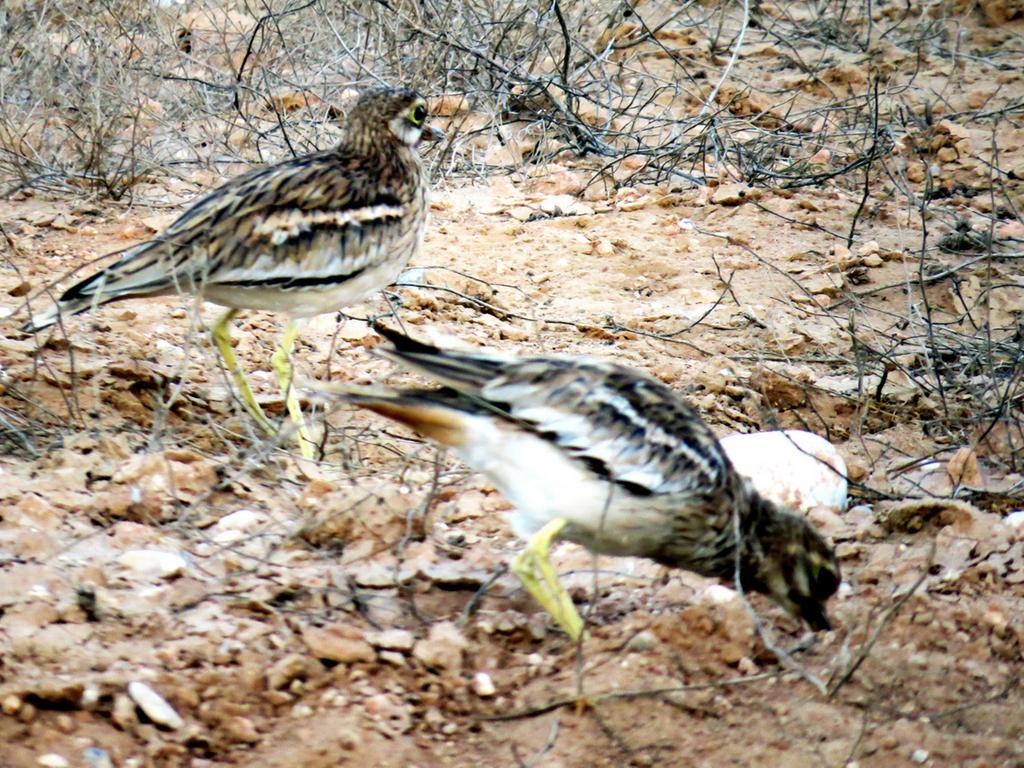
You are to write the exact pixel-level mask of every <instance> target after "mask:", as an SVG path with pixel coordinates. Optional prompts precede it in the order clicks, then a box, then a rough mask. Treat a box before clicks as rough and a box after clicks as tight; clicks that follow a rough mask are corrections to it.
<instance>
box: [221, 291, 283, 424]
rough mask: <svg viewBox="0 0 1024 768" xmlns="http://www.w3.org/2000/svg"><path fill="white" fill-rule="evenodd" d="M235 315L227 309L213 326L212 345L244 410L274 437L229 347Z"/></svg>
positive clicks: (233, 310) (235, 312)
mask: <svg viewBox="0 0 1024 768" xmlns="http://www.w3.org/2000/svg"><path fill="white" fill-rule="evenodd" d="M237 314H238V310H237V309H229V310H228V311H227V312H225V313H224V315H223V316H222V317H221V318H220V320H218V321H217V323H216V324H215V325H214V326H213V343H214V344H216V345H217V351H218V352H220V356H221V359H223V360H224V365H226V366H227V368H228V373H230V374H231V379H232V381H234V382H235V386H236V387H237V388H238V393H239V394H240V395H241V396H242V405H243V406H244V407H245V410H247V411H248V412H249V415H250V416H252V417H253V419H255V420H256V423H257V424H259V425H260V427H261V428H262V429H263V431H264V432H266V433H267V434H268V435H274V434H277V430H276V429H275V428H274V425H273V424H271V423H270V421H269V419H267V416H266V414H265V413H263V409H262V408H260V404H259V403H257V402H256V396H255V395H253V393H252V388H251V387H250V386H249V380H248V379H246V378H245V374H244V373H243V372H242V369H241V368H240V367H239V365H238V358H237V357H235V350H234V348H233V347H232V346H231V321H232V320H234V318H235V315H237Z"/></svg>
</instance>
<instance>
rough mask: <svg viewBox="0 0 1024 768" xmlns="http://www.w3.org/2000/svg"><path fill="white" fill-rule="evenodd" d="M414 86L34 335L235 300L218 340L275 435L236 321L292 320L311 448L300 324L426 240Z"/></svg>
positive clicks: (72, 299) (370, 102) (202, 209)
mask: <svg viewBox="0 0 1024 768" xmlns="http://www.w3.org/2000/svg"><path fill="white" fill-rule="evenodd" d="M427 118H428V114H427V106H426V102H425V101H424V100H423V98H422V97H421V96H419V95H418V94H417V93H415V92H414V91H411V90H408V89H405V88H376V89H372V90H369V91H366V92H365V93H363V94H362V96H361V97H360V98H359V99H358V101H357V102H356V103H355V105H354V106H353V107H352V109H351V111H350V112H349V114H348V117H347V121H346V126H345V134H344V138H343V140H342V141H341V143H340V144H339V145H338V146H336V147H335V148H334V149H330V150H326V151H322V152H316V153H314V154H311V155H306V156H303V157H297V158H294V159H291V160H285V161H283V162H280V163H277V164H275V165H271V166H267V167H265V168H258V169H255V170H253V171H250V172H248V173H245V174H243V175H241V176H239V177H237V178H235V179H232V180H231V181H229V182H227V183H226V184H224V185H223V186H221V187H218V188H217V189H216V190H214V191H213V192H211V193H210V194H208V195H206V196H205V197H203V198H202V199H200V200H199V201H198V202H197V203H196V204H195V205H193V206H192V207H191V208H189V209H188V210H187V211H186V212H185V213H184V214H182V215H181V216H180V217H179V218H178V219H177V221H175V222H174V223H173V224H171V225H170V226H169V227H167V229H165V230H164V231H163V232H162V233H160V234H159V235H157V236H156V237H154V238H153V239H152V240H148V241H146V242H144V243H141V244H139V245H137V246H135V247H134V248H132V249H131V250H129V251H128V252H127V253H126V254H125V255H124V256H122V257H121V258H120V259H118V261H117V262H115V263H114V264H112V265H110V266H109V267H107V268H106V269H104V270H102V271H101V272H98V273H96V274H94V275H92V276H90V277H87V278H86V279H84V280H82V281H81V282H79V283H77V284H76V285H73V286H72V287H71V288H69V289H68V290H66V291H65V292H64V293H63V294H62V295H61V296H60V298H59V299H58V300H57V303H56V305H55V306H53V307H50V308H48V309H47V310H45V311H44V312H42V313H40V314H37V315H35V316H33V317H32V319H31V320H30V321H29V322H27V323H26V324H25V325H24V328H23V330H25V331H27V332H37V331H40V330H42V329H44V328H46V327H47V326H50V325H52V324H53V323H55V322H56V321H57V319H58V317H59V316H64V317H67V316H69V315H74V314H77V313H79V312H85V311H86V310H90V309H92V308H94V307H97V306H100V305H103V304H107V303H110V302H113V301H120V300H121V299H129V298H138V297H148V296H167V295H172V294H178V293H181V292H186V293H191V294H194V295H195V296H197V297H199V298H200V299H203V300H206V301H211V302H213V303H215V304H220V305H222V306H225V307H229V309H228V311H227V312H226V313H225V314H224V315H223V316H222V317H221V318H220V319H219V320H218V321H217V323H216V324H215V325H214V327H213V339H214V342H215V344H216V345H217V348H218V350H219V351H220V354H221V356H222V358H223V359H224V362H225V364H226V365H227V368H228V370H229V371H230V372H231V375H232V377H233V379H234V381H235V384H236V386H237V387H238V389H239V391H240V393H241V395H242V400H243V403H244V405H245V407H246V409H247V410H248V411H249V412H250V414H251V415H252V416H253V418H255V419H256V421H257V422H258V423H259V424H260V425H261V426H262V427H263V428H264V429H265V430H266V431H267V432H268V433H270V434H273V433H274V432H275V430H274V428H273V427H272V426H271V424H270V422H269V421H268V420H267V418H266V416H265V415H264V413H263V410H262V409H261V408H260V406H259V404H258V403H257V402H256V399H255V397H254V396H253V394H252V390H251V389H250V387H249V384H248V382H247V381H246V378H245V375H244V374H243V373H242V371H241V369H240V368H239V366H238V361H237V359H236V358H235V354H234V350H233V349H232V347H231V342H230V338H229V335H230V325H229V324H230V322H231V320H232V319H233V318H234V317H235V315H236V314H237V313H238V311H239V310H240V309H264V310H271V311H277V312H286V313H288V314H289V315H291V317H292V321H291V322H290V323H289V326H288V329H287V331H286V332H285V334H284V339H283V341H282V343H281V346H280V347H279V348H278V350H277V351H276V352H275V354H274V357H273V359H272V362H273V367H274V369H275V371H276V372H277V377H278V381H279V383H280V384H281V387H282V388H283V389H285V390H286V391H287V393H288V395H287V397H288V399H287V407H288V412H289V415H290V416H291V418H292V420H293V421H294V422H295V423H296V425H297V426H298V427H299V443H300V447H301V448H302V450H303V453H304V455H307V456H310V455H312V444H311V443H310V442H309V441H308V439H307V438H306V435H305V429H304V428H303V426H302V414H301V410H300V407H299V402H298V398H297V396H296V395H295V393H294V390H293V388H292V387H291V380H292V369H291V365H290V363H289V359H288V358H289V355H290V352H291V349H292V346H293V345H294V343H295V338H296V336H297V334H298V325H297V323H296V319H301V318H308V317H312V316H314V315H319V314H322V313H325V312H334V311H337V310H339V309H342V308H344V307H346V306H348V305H350V304H353V303H355V302H358V301H362V300H363V299H365V298H367V297H368V296H370V295H372V294H373V293H374V292H376V291H377V290H379V289H381V288H384V287H385V286H387V285H389V284H390V283H392V282H393V281H394V279H395V278H396V277H397V276H398V274H399V273H400V272H401V271H402V269H403V268H404V267H405V265H406V264H407V263H408V262H409V259H410V258H411V257H412V255H413V254H414V253H415V252H416V250H417V248H418V247H419V245H420V243H421V241H422V240H423V232H424V228H425V224H426V218H427V175H426V173H425V172H424V169H423V166H422V163H421V160H420V157H419V154H418V152H417V145H418V144H419V142H420V140H421V139H436V138H439V137H440V135H441V134H440V131H437V130H436V129H434V128H431V127H429V126H428V125H427Z"/></svg>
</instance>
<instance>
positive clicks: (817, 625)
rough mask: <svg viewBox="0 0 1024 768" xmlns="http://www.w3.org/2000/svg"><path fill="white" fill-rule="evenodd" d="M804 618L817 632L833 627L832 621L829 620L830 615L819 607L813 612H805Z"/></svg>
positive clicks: (826, 630)
mask: <svg viewBox="0 0 1024 768" xmlns="http://www.w3.org/2000/svg"><path fill="white" fill-rule="evenodd" d="M804 620H805V621H806V622H807V623H808V624H809V625H810V627H811V629H813V630H814V631H815V632H819V631H825V632H828V631H829V630H830V629H832V622H831V621H829V619H828V616H827V615H826V614H825V611H824V610H823V609H818V610H816V611H813V612H807V613H805V614H804Z"/></svg>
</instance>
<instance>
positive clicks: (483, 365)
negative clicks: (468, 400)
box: [374, 325, 508, 393]
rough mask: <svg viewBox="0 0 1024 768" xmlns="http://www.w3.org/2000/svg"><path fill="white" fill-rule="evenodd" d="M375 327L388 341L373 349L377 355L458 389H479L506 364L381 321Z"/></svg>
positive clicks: (495, 356) (493, 356)
mask: <svg viewBox="0 0 1024 768" xmlns="http://www.w3.org/2000/svg"><path fill="white" fill-rule="evenodd" d="M374 330H375V331H377V333H379V334H380V335H381V336H383V337H384V338H386V339H387V340H388V341H390V342H391V345H390V346H382V347H379V348H378V349H377V350H375V351H376V352H378V353H379V354H380V355H382V356H383V357H386V358H388V359H389V360H394V361H395V362H397V363H400V364H401V365H403V366H405V367H406V368H411V369H412V370H415V371H418V372H420V373H422V374H424V375H426V376H429V377H430V378H432V379H434V380H435V381H437V382H439V383H441V384H444V385H445V386H447V387H451V388H452V389H456V390H458V391H460V392H465V393H474V392H479V391H480V390H481V389H482V388H483V387H484V386H485V385H486V384H487V383H488V382H489V381H491V380H492V379H493V378H495V377H496V376H498V375H499V374H500V373H501V369H502V368H503V367H504V366H505V365H507V364H508V360H507V359H505V358H503V357H499V356H497V355H489V354H486V353H481V352H463V351H457V350H443V349H440V348H438V347H435V346H433V345H432V344H426V343H424V342H422V341H417V340H416V339H413V338H411V337H409V336H406V335H405V334H404V333H400V332H399V331H395V330H392V329H390V328H385V327H384V326H381V325H377V326H375V327H374Z"/></svg>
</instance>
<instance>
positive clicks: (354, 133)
mask: <svg viewBox="0 0 1024 768" xmlns="http://www.w3.org/2000/svg"><path fill="white" fill-rule="evenodd" d="M429 117H430V114H429V110H428V109H427V102H426V100H425V99H424V98H423V97H422V96H420V95H419V94H418V93H416V91H413V90H411V89H409V88H371V89H369V90H367V91H364V92H363V93H362V94H361V95H360V97H359V99H358V100H357V101H356V103H355V105H353V107H352V109H351V111H350V112H349V114H348V119H347V131H348V136H349V139H350V140H352V141H359V140H364V141H367V142H370V143H376V142H377V141H379V140H380V139H381V138H389V139H391V140H392V141H397V142H399V143H400V144H405V145H406V146H409V147H415V146H416V145H417V144H419V143H420V141H423V140H427V141H436V140H438V139H440V138H443V137H444V134H443V133H442V132H441V131H440V130H438V129H437V128H435V127H433V126H431V125H429V124H428V119H429ZM382 129H383V130H384V131H385V132H386V133H385V134H384V136H382V135H381V131H382Z"/></svg>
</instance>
